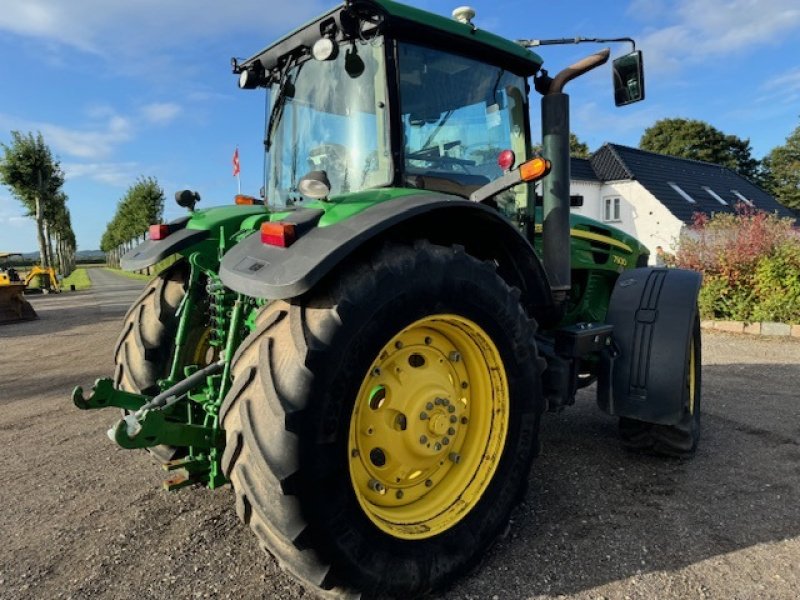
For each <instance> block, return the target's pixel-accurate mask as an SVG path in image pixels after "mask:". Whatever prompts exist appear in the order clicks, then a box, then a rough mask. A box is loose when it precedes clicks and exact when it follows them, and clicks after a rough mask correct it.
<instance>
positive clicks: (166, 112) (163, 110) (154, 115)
mask: <svg viewBox="0 0 800 600" xmlns="http://www.w3.org/2000/svg"><path fill="white" fill-rule="evenodd" d="M181 110H182V109H181V107H180V106H179V105H178V104H175V103H174V102H154V103H152V104H147V105H145V106H143V107H142V116H143V117H144V119H145V120H146V121H147V122H148V123H153V124H156V125H164V124H166V123H169V122H170V121H172V120H173V119H175V117H177V116H178V115H179V114H180V113H181Z"/></svg>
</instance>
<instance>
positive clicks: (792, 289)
mask: <svg viewBox="0 0 800 600" xmlns="http://www.w3.org/2000/svg"><path fill="white" fill-rule="evenodd" d="M674 264H675V266H677V267H681V268H684V269H692V270H695V271H700V272H701V273H703V280H704V283H703V288H702V290H701V291H700V299H699V306H700V313H701V315H702V317H703V318H711V319H734V320H737V321H762V320H764V321H773V320H777V321H783V322H795V323H796V322H800V236H799V235H798V232H797V230H796V229H794V227H793V222H792V220H791V219H779V218H778V217H776V216H775V215H771V214H768V213H765V212H763V211H758V210H755V209H753V208H751V207H749V206H746V205H744V204H740V205H738V206H737V207H736V211H735V212H734V213H718V214H715V215H713V216H712V217H710V218H709V217H708V216H707V215H705V214H702V213H699V214H697V215H695V219H694V223H693V224H692V226H691V227H689V228H687V229H686V230H685V231H684V232H683V233H681V237H680V240H679V244H678V252H677V253H676V255H675V260H674Z"/></svg>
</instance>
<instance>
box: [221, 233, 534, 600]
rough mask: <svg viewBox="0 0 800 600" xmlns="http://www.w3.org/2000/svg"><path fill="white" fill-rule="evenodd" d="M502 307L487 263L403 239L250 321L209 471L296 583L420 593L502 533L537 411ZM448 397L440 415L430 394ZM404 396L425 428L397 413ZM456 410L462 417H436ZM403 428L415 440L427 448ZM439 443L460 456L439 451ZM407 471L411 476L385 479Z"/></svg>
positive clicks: (517, 325) (518, 340)
mask: <svg viewBox="0 0 800 600" xmlns="http://www.w3.org/2000/svg"><path fill="white" fill-rule="evenodd" d="M518 297H519V294H518V293H517V292H516V291H515V290H512V289H510V288H509V287H508V286H507V285H506V284H505V282H503V280H502V279H500V277H498V276H497V275H496V273H495V272H494V267H493V266H492V265H490V264H488V263H481V262H479V261H478V260H476V259H475V258H473V257H471V256H469V255H467V254H466V253H465V252H464V251H463V249H460V248H455V249H454V248H445V247H440V246H433V245H431V244H429V243H427V242H424V243H423V242H420V243H417V244H416V245H415V247H414V248H411V247H409V246H387V247H386V248H385V249H384V250H383V251H381V252H379V253H378V254H377V255H376V256H375V257H374V258H373V259H372V260H371V261H368V262H367V261H365V262H364V263H362V264H360V265H357V266H356V267H355V268H351V269H350V270H349V271H348V272H346V273H344V274H342V275H341V276H340V277H338V278H330V279H329V280H328V281H327V283H325V284H323V286H321V288H320V289H318V290H312V292H310V293H309V294H307V295H306V296H304V297H301V298H296V299H293V300H292V301H290V302H283V301H281V302H273V303H271V304H269V305H267V306H265V307H264V308H263V309H262V310H261V313H260V314H259V316H258V319H257V327H256V329H255V331H254V332H253V333H252V334H251V335H250V336H249V337H248V338H247V339H246V340H245V341H244V342H243V344H242V345H241V346H240V348H239V350H238V352H237V355H236V357H235V358H234V361H233V365H232V376H233V380H234V383H233V386H232V388H231V391H230V392H229V393H228V395H227V397H226V398H225V401H224V402H223V405H222V407H221V409H220V419H221V422H222V424H223V428H224V429H225V432H226V436H227V445H226V448H225V453H224V456H223V459H222V464H223V469H224V472H225V474H226V476H227V477H229V478H230V480H231V482H232V484H233V487H234V491H235V494H236V510H237V513H238V515H239V517H240V518H241V519H242V520H243V521H244V522H245V523H248V524H249V525H250V527H251V529H252V530H253V531H254V532H255V534H256V536H257V537H258V539H259V540H260V542H261V544H262V545H263V546H264V547H265V548H266V549H267V550H268V551H269V552H270V553H272V554H273V555H274V556H275V557H276V559H277V560H278V562H279V563H280V564H281V566H283V567H284V568H285V569H287V570H288V571H289V572H290V573H291V574H292V575H293V576H294V577H296V578H297V579H299V580H300V582H301V583H303V584H304V585H305V586H308V587H310V588H312V589H314V590H315V592H316V593H317V594H324V595H342V594H349V593H354V594H356V593H363V594H365V595H368V596H374V595H378V596H392V597H409V596H416V595H420V594H425V593H428V592H430V591H432V590H436V589H441V588H443V587H446V586H447V585H448V584H449V583H450V582H451V581H452V580H453V579H455V578H456V577H458V576H459V575H461V574H463V573H464V572H465V571H466V570H468V569H469V568H471V567H472V566H474V565H475V564H476V563H477V562H478V561H479V560H480V558H481V557H482V556H483V554H484V553H485V551H486V550H487V548H488V547H489V546H490V545H491V544H492V543H493V541H494V540H495V539H496V538H497V537H498V536H499V535H500V534H501V533H502V531H503V530H504V528H505V527H506V524H507V522H508V518H509V514H510V512H511V509H512V508H513V506H514V505H515V504H516V503H517V502H518V501H519V499H520V492H521V490H522V489H523V486H524V484H525V483H526V481H527V477H528V473H529V469H530V463H531V460H532V458H533V455H534V452H535V449H536V448H537V444H538V441H537V435H538V425H539V416H540V414H541V412H542V409H543V403H542V394H541V390H540V382H539V369H538V363H539V361H538V359H537V354H536V347H535V341H534V337H533V334H534V331H535V324H534V323H532V322H531V321H529V320H528V318H527V317H526V315H525V314H524V311H523V310H522V308H521V307H520V305H519V302H518ZM428 330H430V331H431V333H430V335H429V336H426V334H425V331H428ZM464 332H466V333H464ZM404 336H406V337H404ZM408 336H417V337H419V338H420V340H425V341H424V342H423V341H419V340H416V337H414V338H413V339H412V338H411V337H408ZM421 336H422V337H421ZM414 340H416V341H414ZM448 344H452V346H450V345H448ZM453 347H455V348H456V349H457V350H459V351H460V353H458V356H456V354H454V352H455V351H454V350H452V348H453ZM476 348H480V350H479V351H475V349H476ZM445 350H447V353H445ZM409 353H410V354H409ZM437 353H438V354H437ZM448 356H449V357H450V358H449V361H450V363H452V364H447V363H448V359H447V358H446V357H448ZM420 357H422V358H420ZM462 357H463V358H462ZM415 369H419V371H415ZM454 369H455V370H454ZM458 369H463V371H459V370H458ZM412 372H413V376H412ZM448 373H451V374H455V373H458V374H459V376H458V377H455V378H453V377H451V376H449V375H447V374H448ZM461 373H466V375H465V376H464V377H466V379H468V380H469V381H468V382H467V381H466V380H465V381H464V382H463V383H462V382H459V381H458V379H459V378H462V377H461V375H460V374H461ZM484 374H485V375H484ZM448 382H449V383H448ZM499 382H505V384H502V385H500V384H499ZM465 384H466V387H465ZM481 386H483V387H481ZM379 389H382V390H383V391H382V392H376V390H379ZM473 389H474V390H476V391H475V393H474V395H470V390H473ZM457 390H458V391H457ZM460 390H467V391H463V392H462V391H460ZM478 390H484V391H486V393H479V391H478ZM456 391H457V393H456ZM432 392H436V393H432ZM427 393H431V397H430V398H427V396H426V394H427ZM365 394H366V395H365ZM453 394H455V398H454V399H453V403H454V404H456V406H454V407H453V411H450V408H451V405H450V404H449V403H448V404H445V403H444V400H445V399H448V398H449V396H450V395H453ZM462 395H463V398H461V396H462ZM433 396H437V397H436V398H434V397H433ZM438 396H443V397H442V398H438ZM467 398H469V400H467ZM428 400H430V405H429V406H430V407H431V408H428V409H426V408H425V403H426V402H428ZM440 400H441V402H440ZM459 401H460V402H461V403H462V404H458V402H459ZM384 402H385V403H386V405H385V406H384ZM418 402H422V403H423V408H422V411H427V413H430V414H427V413H426V417H425V419H423V418H422V415H421V412H420V411H419V410H414V411H412V410H405V408H407V407H408V406H411V405H414V406H416V404H415V403H418ZM434 402H435V404H434ZM448 402H449V401H448ZM467 406H469V407H471V409H472V410H473V412H472V413H469V418H466V416H465V417H463V418H458V419H457V420H456V422H455V423H454V422H453V421H451V420H450V417H451V416H455V415H458V414H461V412H459V411H464V410H466V408H465V407H467ZM474 407H478V408H485V409H486V410H481V411H478V410H475V408H474ZM464 414H465V415H466V414H467V413H466V412H465V413H464ZM434 421H435V423H434ZM451 424H452V425H453V426H454V428H453V431H454V432H453V433H451V432H450V430H449V429H448V427H450V426H451ZM481 424H482V425H481ZM440 425H441V429H439V426H440ZM455 425H458V426H459V427H460V426H461V425H463V429H459V430H458V431H455ZM418 427H429V428H430V431H431V432H432V433H430V434H429V435H430V436H431V438H432V439H431V440H427V438H426V440H425V442H429V441H430V442H431V443H429V444H428V445H427V446H426V445H425V442H423V441H422V440H421V439H420V437H421V436H419V435H418V431H417V430H416V429H415V428H418ZM373 428H374V429H375V430H376V431H374V432H373V431H372V429H373ZM470 428H471V429H470ZM440 430H441V432H446V433H437V432H439V431H440ZM462 432H463V433H462ZM373 433H374V434H375V435H374V436H373ZM447 435H449V436H451V438H452V441H449V442H448V443H445V446H442V443H444V442H443V437H442V436H447ZM371 436H372V437H371ZM437 436H438V437H437ZM412 438H413V439H412ZM468 440H469V443H468ZM439 442H442V443H439ZM484 443H485V444H486V445H485V446H483V445H482V444H484ZM364 444H368V445H369V446H370V447H371V446H372V445H373V444H374V445H375V448H373V449H372V452H365V450H368V448H365V447H364ZM448 444H449V445H448ZM437 445H438V449H437ZM379 446H380V447H382V448H385V452H384V449H382V448H379ZM376 448H377V449H379V450H380V452H379V453H378V454H374V452H375V451H376ZM476 448H477V449H478V450H477V451H476V450H475V449H476ZM481 448H483V450H480V449H481ZM455 450H458V451H459V452H460V454H461V455H463V456H464V459H463V461H461V459H460V458H459V459H458V460H456V459H455V458H454V457H450V456H449V454H450V453H451V452H452V453H456V452H455ZM484 450H486V451H484ZM456 454H457V453H456ZM365 455H369V457H370V458H369V460H371V461H372V464H371V465H370V464H368V463H367V460H366V456H365ZM401 457H404V458H403V459H402V460H401ZM440 457H441V458H440ZM448 459H449V462H448ZM393 461H394V462H393ZM403 461H405V462H403ZM364 465H366V467H365V466H364ZM416 465H419V470H420V471H421V473H420V474H416V475H415V471H410V472H405V475H404V477H403V476H402V475H403V469H404V468H405V467H408V469H414V468H415V466H416ZM395 467H397V468H395ZM459 467H463V468H464V469H466V471H459V470H458V468H459ZM365 469H366V470H365ZM382 469H383V470H382ZM391 469H395V470H393V471H392V470H391ZM425 469H428V470H427V471H425ZM473 469H474V470H473ZM367 471H369V473H367ZM389 471H391V476H388V475H387V473H388V472H389ZM422 471H424V474H423V473H422ZM395 476H396V477H395ZM369 477H372V479H370V480H369V482H368V483H367V482H366V481H367V479H368V478H369ZM417 477H418V479H416V478H417ZM378 479H380V480H381V481H378ZM401 480H402V482H403V483H398V484H397V485H395V486H394V487H393V488H392V487H390V485H394V482H395V481H397V482H400V481H401ZM423 480H424V481H423ZM475 481H478V482H479V483H475V484H473V482H475ZM423 483H424V487H427V488H428V490H429V491H426V490H425V489H424V488H423V487H420V486H421V485H422V484H423ZM402 486H404V487H402ZM381 490H383V491H381ZM401 491H404V493H405V494H406V496H405V497H404V496H403V494H399V495H398V492H401ZM403 498H405V499H403ZM401 499H403V500H402V502H401V501H400V500H401ZM384 500H386V502H384ZM395 500H397V502H395ZM456 507H457V508H456ZM407 510H408V511H411V513H413V514H414V515H416V516H415V517H414V518H411V517H410V516H409V514H410V513H408V512H404V511H407ZM415 511H416V512H415ZM437 511H441V514H445V515H447V516H448V518H447V519H444V520H443V521H442V520H437V518H438V515H434V513H436V512H437ZM405 517H408V519H407V520H404V518H405Z"/></svg>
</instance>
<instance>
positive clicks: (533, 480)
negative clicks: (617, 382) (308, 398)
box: [0, 283, 800, 599]
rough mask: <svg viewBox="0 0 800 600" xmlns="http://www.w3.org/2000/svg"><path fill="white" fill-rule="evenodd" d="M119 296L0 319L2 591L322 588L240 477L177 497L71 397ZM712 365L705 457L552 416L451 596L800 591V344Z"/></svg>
mask: <svg viewBox="0 0 800 600" xmlns="http://www.w3.org/2000/svg"><path fill="white" fill-rule="evenodd" d="M119 285H120V289H121V288H122V287H123V286H122V284H121V283H120V284H119ZM131 285H132V289H133V292H132V293H135V288H136V285H133V284H131ZM129 287H131V286H129ZM103 293H104V292H103V290H96V291H95V293H92V292H79V293H75V294H69V295H67V294H64V295H61V296H50V297H42V298H35V299H34V300H33V302H34V305H35V308H36V310H37V311H38V312H39V315H40V317H41V319H40V320H39V321H35V322H30V323H20V324H15V325H8V326H4V327H2V328H0V448H2V450H3V457H2V459H3V466H2V470H1V471H0V472H1V473H2V481H1V482H0V483H1V486H2V487H0V490H2V496H1V499H2V501H1V502H0V598H4V599H12V598H133V597H138V598H163V599H167V598H169V599H172V598H300V597H304V596H305V597H307V596H308V594H307V593H305V592H304V591H303V589H302V588H300V587H299V586H298V585H296V584H295V583H293V581H292V580H291V579H290V578H289V577H287V576H286V575H284V574H283V573H282V572H281V571H280V569H279V568H278V566H277V564H276V563H275V561H274V560H273V559H271V558H270V557H268V556H267V555H265V554H264V553H263V552H262V551H260V550H259V548H258V546H257V544H256V542H255V540H254V537H253V536H252V535H251V534H250V532H249V530H248V529H247V528H245V527H244V526H242V525H241V524H240V523H239V522H238V521H237V519H236V517H235V514H234V511H233V495H232V493H231V491H230V489H229V488H227V487H226V488H223V489H221V490H217V491H213V492H212V491H209V490H206V489H198V488H189V489H183V490H180V491H178V492H173V493H166V492H163V491H161V489H160V488H159V485H160V482H161V480H162V479H163V477H164V475H165V474H164V473H162V472H160V471H159V470H158V468H157V466H155V465H154V464H153V463H152V462H151V460H150V458H149V457H148V456H147V455H146V454H145V453H144V452H134V451H126V450H122V449H119V448H117V447H115V446H114V445H113V444H112V443H111V442H110V441H109V440H108V439H107V438H106V436H105V431H106V429H107V428H108V426H109V425H110V424H111V423H112V422H113V421H114V419H115V417H116V415H115V414H114V412H113V411H93V412H81V411H78V410H77V409H75V408H74V407H73V406H72V404H71V401H70V399H69V394H70V390H71V388H72V387H73V386H74V385H76V384H82V385H84V386H88V385H89V384H90V383H91V382H92V381H93V380H94V379H95V378H97V377H104V376H109V375H111V373H112V361H111V349H112V347H113V343H114V340H115V338H116V335H117V333H118V328H119V326H120V322H121V318H122V312H123V310H122V308H121V307H120V306H121V303H120V302H119V301H118V300H115V301H114V303H112V304H104V300H103V298H104V296H103V295H102V294H103ZM703 364H704V369H703V378H704V396H703V404H704V423H703V425H704V436H703V439H702V441H701V447H700V449H699V451H698V454H697V456H696V458H695V459H694V460H691V461H685V462H681V461H675V460H661V459H657V458H652V457H647V456H639V455H632V454H629V453H627V452H625V451H623V450H622V449H620V447H619V444H618V441H617V438H616V421H615V419H612V418H610V417H607V416H605V415H603V414H602V413H600V412H599V410H597V409H596V408H595V406H594V400H593V398H592V395H591V393H590V392H587V393H583V394H582V395H581V396H580V397H579V399H578V403H577V404H576V406H575V407H572V408H571V409H568V410H567V411H566V412H564V413H562V414H559V415H551V414H548V415H546V416H545V419H544V423H543V432H542V437H543V442H544V448H543V453H542V456H541V457H540V458H539V459H538V460H537V461H536V462H535V463H534V467H533V470H532V471H531V475H530V490H529V492H528V495H527V498H526V502H525V503H524V504H523V505H522V506H520V507H519V509H517V511H516V512H515V514H514V517H513V522H512V524H511V527H510V529H509V534H508V535H507V537H506V538H505V539H503V540H501V541H500V542H498V544H497V545H496V546H495V547H494V548H493V549H492V551H491V552H489V553H488V554H487V556H486V558H485V561H484V563H483V564H482V565H481V567H480V568H479V569H478V570H477V571H476V572H474V573H473V574H472V575H471V576H469V577H467V578H465V579H463V580H462V581H461V582H459V584H458V585H456V586H455V587H454V588H453V589H451V590H450V591H449V592H447V593H446V594H445V595H444V596H443V597H444V598H448V599H456V598H488V599H495V598H496V599H505V598H661V599H666V598H787V599H795V598H798V597H800V566H799V565H800V445H798V444H799V443H800V342H798V341H796V340H787V339H780V340H773V339H764V338H750V337H734V336H732V335H726V334H722V333H704V355H703Z"/></svg>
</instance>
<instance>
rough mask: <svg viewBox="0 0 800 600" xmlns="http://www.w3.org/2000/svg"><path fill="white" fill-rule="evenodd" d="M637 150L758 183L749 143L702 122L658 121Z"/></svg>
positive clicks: (756, 165) (758, 179) (757, 173)
mask: <svg viewBox="0 0 800 600" xmlns="http://www.w3.org/2000/svg"><path fill="white" fill-rule="evenodd" d="M639 147H640V148H641V149H642V150H649V151H650V152H658V153H659V154H668V155H670V156H677V157H679V158H689V159H692V160H701V161H703V162H710V163H715V164H718V165H722V166H723V167H728V168H729V169H731V170H733V171H735V172H736V173H738V174H739V175H741V176H743V177H746V178H747V179H749V180H751V181H755V182H757V183H759V182H761V178H760V173H761V171H760V163H759V161H758V160H756V159H754V158H753V156H752V149H751V147H750V140H749V139H746V140H743V139H741V138H739V137H737V136H735V135H726V134H724V133H723V132H721V131H720V130H719V129H717V128H716V127H713V126H712V125H709V124H708V123H706V122H705V121H698V120H695V119H680V118H675V119H661V120H659V121H656V122H655V124H653V125H651V126H650V127H648V128H647V129H645V131H644V134H643V135H642V139H641V140H640V141H639Z"/></svg>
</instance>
